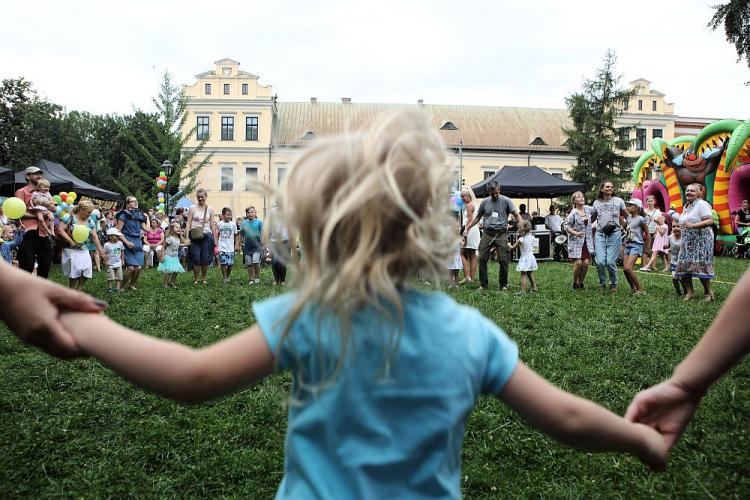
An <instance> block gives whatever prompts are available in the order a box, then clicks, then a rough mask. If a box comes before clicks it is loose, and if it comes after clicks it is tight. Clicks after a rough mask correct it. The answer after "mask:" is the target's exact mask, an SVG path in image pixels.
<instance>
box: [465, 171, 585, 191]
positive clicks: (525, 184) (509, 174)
mask: <svg viewBox="0 0 750 500" xmlns="http://www.w3.org/2000/svg"><path fill="white" fill-rule="evenodd" d="M492 181H495V182H497V183H498V185H499V186H500V193H501V194H503V195H505V196H507V197H509V198H555V197H557V196H562V195H566V194H573V193H575V192H576V191H584V190H585V188H586V187H585V186H584V185H583V184H582V183H580V182H572V181H566V180H565V179H561V178H559V177H555V176H554V175H550V174H548V173H547V172H545V171H544V170H542V169H541V168H539V167H511V166H506V167H503V168H502V169H501V170H499V171H497V172H495V174H494V175H492V176H491V177H488V178H486V179H485V180H483V181H482V182H479V183H477V184H474V185H473V186H471V189H472V190H473V191H474V194H475V195H476V196H477V198H485V197H487V196H488V193H487V184H489V183H490V182H492Z"/></svg>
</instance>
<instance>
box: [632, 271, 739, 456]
mask: <svg viewBox="0 0 750 500" xmlns="http://www.w3.org/2000/svg"><path fill="white" fill-rule="evenodd" d="M748 304H750V271H745V274H744V275H743V276H742V278H741V279H740V281H739V283H737V285H735V287H734V289H733V290H732V293H730V294H729V297H727V301H726V302H725V303H724V305H723V306H722V308H721V310H720V311H719V314H718V315H717V316H716V318H715V319H714V321H713V323H711V326H710V327H709V328H708V330H707V331H706V334H705V335H704V336H703V338H701V340H700V341H699V342H698V344H696V346H695V347H694V348H693V350H692V351H690V354H688V355H687V357H686V358H685V359H684V360H683V361H682V363H680V364H679V365H677V368H675V369H674V372H673V373H672V376H671V377H670V378H669V379H668V380H667V381H665V382H662V383H661V384H658V385H655V386H653V387H651V388H649V389H646V390H645V391H641V392H639V393H638V394H637V395H636V396H635V398H633V401H632V402H631V403H630V406H628V410H627V411H626V412H625V418H626V419H628V420H630V421H631V422H638V423H642V424H646V425H649V426H651V427H653V428H654V429H656V430H657V431H659V432H660V433H661V434H663V435H664V437H665V439H666V441H667V445H668V446H669V448H672V446H674V444H675V443H676V442H677V440H678V439H679V438H680V435H682V432H683V431H684V430H685V427H686V426H687V424H688V423H689V422H690V420H691V419H692V417H693V414H694V413H695V410H696V409H697V408H698V404H699V403H700V401H701V399H702V398H703V396H704V395H705V394H706V391H708V388H709V387H711V384H713V383H714V382H716V381H717V380H718V379H719V378H720V377H721V376H722V375H724V373H726V372H727V371H729V369H730V368H732V367H733V366H734V365H736V364H737V363H738V362H739V361H740V360H741V359H742V358H743V357H744V356H745V355H746V354H747V353H748V352H750V327H749V326H748V324H749V323H750V322H749V321H748V320H750V314H748ZM745 425H747V423H745Z"/></svg>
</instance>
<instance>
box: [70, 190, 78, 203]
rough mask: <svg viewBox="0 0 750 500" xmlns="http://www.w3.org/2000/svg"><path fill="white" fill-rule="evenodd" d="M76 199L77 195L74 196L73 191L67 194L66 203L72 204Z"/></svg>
mask: <svg viewBox="0 0 750 500" xmlns="http://www.w3.org/2000/svg"><path fill="white" fill-rule="evenodd" d="M76 198H78V195H77V194H75V193H74V192H73V191H71V192H70V193H68V203H72V202H73V201H74V200H75V199H76Z"/></svg>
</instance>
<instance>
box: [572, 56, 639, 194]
mask: <svg viewBox="0 0 750 500" xmlns="http://www.w3.org/2000/svg"><path fill="white" fill-rule="evenodd" d="M616 61H617V57H616V56H615V54H614V52H612V51H608V52H607V54H606V56H605V57H604V60H603V63H602V67H601V68H599V69H598V70H597V71H596V77H595V78H594V79H591V80H585V81H584V83H583V88H582V89H581V91H580V92H577V93H574V94H572V95H570V96H568V97H566V98H565V102H566V104H567V106H568V110H569V111H570V119H571V121H572V123H573V126H572V127H570V128H565V127H563V133H564V134H565V135H566V136H567V141H566V144H567V146H568V150H569V151H570V152H571V154H572V155H574V156H575V157H576V159H577V162H576V165H574V166H573V170H572V172H571V174H572V177H573V180H574V181H576V182H582V183H584V184H585V185H586V198H587V199H591V198H592V197H594V196H595V195H596V192H597V190H598V187H599V184H600V183H601V182H603V181H605V180H610V181H612V182H613V183H614V184H615V189H619V187H620V185H621V184H622V182H623V181H624V180H625V179H626V177H627V175H628V174H629V171H630V168H631V166H632V164H633V159H632V158H628V157H627V156H624V155H623V154H622V152H623V151H625V150H626V149H628V148H629V147H630V144H631V141H630V139H629V138H628V136H627V135H626V133H625V132H627V131H628V127H618V126H616V122H617V118H618V117H619V116H620V115H621V114H622V113H623V103H624V102H626V101H628V100H629V99H632V98H633V97H634V96H635V93H636V92H635V89H632V90H626V89H622V88H620V87H619V81H620V78H621V77H620V76H619V75H615V63H616Z"/></svg>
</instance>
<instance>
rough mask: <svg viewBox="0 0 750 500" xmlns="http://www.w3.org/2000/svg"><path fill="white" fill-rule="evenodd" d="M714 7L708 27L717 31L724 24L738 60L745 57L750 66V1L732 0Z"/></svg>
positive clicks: (725, 32) (747, 83)
mask: <svg viewBox="0 0 750 500" xmlns="http://www.w3.org/2000/svg"><path fill="white" fill-rule="evenodd" d="M713 9H714V15H713V17H712V18H711V21H709V23H708V27H709V28H710V29H711V31H716V29H718V28H719V26H721V25H722V24H723V25H724V34H725V35H726V37H727V41H728V42H729V43H731V44H733V45H734V48H735V49H736V50H737V62H740V61H741V60H742V59H743V58H744V59H745V60H746V61H747V65H748V67H750V2H748V0H731V1H729V2H728V3H725V4H719V5H714V6H713ZM746 85H750V82H746Z"/></svg>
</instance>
